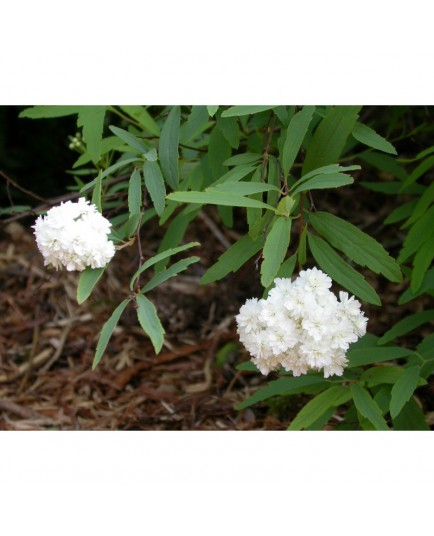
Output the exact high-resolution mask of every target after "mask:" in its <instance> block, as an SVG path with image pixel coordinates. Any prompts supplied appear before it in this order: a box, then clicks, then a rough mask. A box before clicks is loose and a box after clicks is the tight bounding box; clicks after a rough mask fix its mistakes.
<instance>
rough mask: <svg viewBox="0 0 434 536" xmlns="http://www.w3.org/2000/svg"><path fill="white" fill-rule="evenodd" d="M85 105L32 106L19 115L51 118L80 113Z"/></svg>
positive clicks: (32, 117) (31, 117)
mask: <svg viewBox="0 0 434 536" xmlns="http://www.w3.org/2000/svg"><path fill="white" fill-rule="evenodd" d="M82 108H83V106H45V105H44V106H32V107H31V108H26V109H25V110H23V111H22V112H20V114H19V116H18V117H23V118H27V119H50V118H52V117H65V116H67V115H75V114H78V113H79V112H80V111H81V109H82Z"/></svg>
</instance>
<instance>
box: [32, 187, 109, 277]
mask: <svg viewBox="0 0 434 536" xmlns="http://www.w3.org/2000/svg"><path fill="white" fill-rule="evenodd" d="M110 227H111V223H110V222H109V221H108V220H107V219H106V218H104V216H103V215H102V214H101V213H100V212H98V209H97V207H96V206H95V205H91V204H90V202H89V201H86V200H85V198H84V197H81V198H80V199H79V200H78V202H77V203H72V202H71V201H67V202H66V203H61V204H60V205H59V206H57V207H53V208H51V209H50V210H49V211H48V212H47V215H46V216H39V218H38V219H37V220H36V223H35V225H33V228H34V229H35V231H34V232H35V236H36V243H37V244H38V248H39V250H40V251H41V253H42V255H43V256H44V259H45V261H44V264H45V265H47V264H52V265H53V266H54V267H55V268H56V270H57V269H59V268H62V266H65V268H66V269H67V270H68V271H72V270H79V271H81V270H84V269H85V268H86V267H88V266H90V267H91V268H102V267H103V266H105V265H106V264H107V263H108V262H109V261H110V259H111V258H112V257H113V255H114V254H115V246H114V244H113V242H112V241H111V240H108V238H107V235H108V234H109V233H110Z"/></svg>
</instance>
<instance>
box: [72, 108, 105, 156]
mask: <svg viewBox="0 0 434 536" xmlns="http://www.w3.org/2000/svg"><path fill="white" fill-rule="evenodd" d="M106 110H107V106H83V107H82V108H81V110H80V112H79V114H78V118H77V126H79V127H83V140H84V142H85V143H86V148H87V152H88V153H89V154H90V156H91V157H92V160H93V162H95V163H96V162H98V161H99V159H100V156H101V141H102V133H103V129H104V118H105V113H106Z"/></svg>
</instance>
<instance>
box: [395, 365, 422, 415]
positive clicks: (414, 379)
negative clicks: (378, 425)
mask: <svg viewBox="0 0 434 536" xmlns="http://www.w3.org/2000/svg"><path fill="white" fill-rule="evenodd" d="M419 373H420V367H418V366H413V367H409V368H407V369H405V371H404V374H403V375H402V376H401V377H400V378H399V379H398V381H397V382H396V383H395V385H394V386H393V387H392V398H391V400H390V416H391V417H392V419H394V418H395V417H396V416H397V415H399V412H400V411H401V410H402V408H403V407H404V405H405V404H406V402H408V400H410V398H411V396H412V395H413V393H414V390H415V389H416V387H417V384H418V381H419Z"/></svg>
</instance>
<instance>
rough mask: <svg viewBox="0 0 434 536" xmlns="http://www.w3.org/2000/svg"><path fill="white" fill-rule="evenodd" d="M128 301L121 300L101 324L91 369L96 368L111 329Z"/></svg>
mask: <svg viewBox="0 0 434 536" xmlns="http://www.w3.org/2000/svg"><path fill="white" fill-rule="evenodd" d="M129 301H130V300H129V299H128V300H124V301H123V302H121V303H120V304H119V305H118V306H117V307H116V309H115V310H114V311H113V313H112V315H111V317H110V318H109V319H108V320H107V322H106V323H105V324H104V325H103V327H102V330H101V334H100V336H99V340H98V344H97V346H96V352H95V357H94V358H93V364H92V370H94V369H95V368H96V366H97V365H98V363H99V362H100V360H101V358H102V356H103V355H104V352H105V349H106V348H107V344H108V342H109V340H110V337H111V336H112V333H113V330H114V329H115V327H116V326H117V323H118V322H119V318H120V317H121V315H122V313H123V312H124V309H125V307H126V306H127V305H128V303H129Z"/></svg>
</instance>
